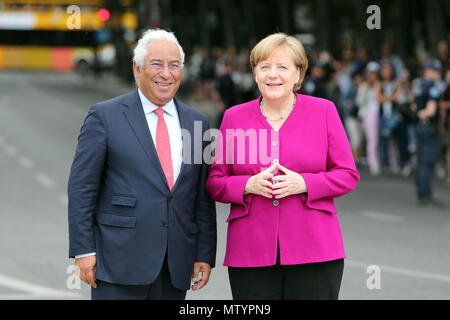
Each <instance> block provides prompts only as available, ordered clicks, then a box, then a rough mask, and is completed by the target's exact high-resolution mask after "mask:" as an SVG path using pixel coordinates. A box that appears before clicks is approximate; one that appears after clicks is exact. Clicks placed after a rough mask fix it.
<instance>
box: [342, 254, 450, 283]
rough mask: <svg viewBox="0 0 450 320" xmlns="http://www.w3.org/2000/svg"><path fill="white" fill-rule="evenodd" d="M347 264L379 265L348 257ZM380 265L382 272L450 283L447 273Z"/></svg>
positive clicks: (363, 266)
mask: <svg viewBox="0 0 450 320" xmlns="http://www.w3.org/2000/svg"><path fill="white" fill-rule="evenodd" d="M345 265H346V266H350V267H357V268H363V269H367V267H368V266H370V265H377V264H372V263H366V262H361V261H354V260H347V259H346V260H345ZM378 266H379V267H380V270H381V273H383V272H386V273H391V274H397V275H401V276H407V277H412V278H420V279H425V280H433V281H439V282H447V283H450V276H449V275H445V274H438V273H431V272H424V271H419V270H413V269H407V268H398V267H391V266H385V265H378Z"/></svg>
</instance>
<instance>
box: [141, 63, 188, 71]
mask: <svg viewBox="0 0 450 320" xmlns="http://www.w3.org/2000/svg"><path fill="white" fill-rule="evenodd" d="M144 64H146V65H149V66H150V69H152V70H153V71H158V72H159V71H162V70H163V69H164V67H165V64H163V63H159V62H144ZM167 67H168V68H169V70H170V71H172V72H176V71H180V70H181V65H180V64H179V63H169V64H168V65H167Z"/></svg>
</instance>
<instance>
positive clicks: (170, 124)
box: [75, 89, 183, 259]
mask: <svg viewBox="0 0 450 320" xmlns="http://www.w3.org/2000/svg"><path fill="white" fill-rule="evenodd" d="M138 93H139V98H140V99H141V103H142V108H143V109H144V114H145V118H146V119H147V124H148V128H149V130H150V133H151V135H152V139H153V143H154V145H155V149H156V126H157V124H158V116H157V115H156V113H155V112H153V111H155V110H156V108H158V106H156V105H154V104H153V103H152V102H151V101H150V100H148V99H147V97H146V96H144V94H143V93H142V92H141V90H140V89H138ZM161 108H162V109H163V110H164V121H165V122H166V125H167V129H168V131H169V140H170V151H171V153H172V165H173V185H175V182H176V181H177V178H178V176H179V174H180V170H181V164H182V161H183V139H182V135H181V126H180V119H179V118H178V112H177V108H176V106H175V102H174V101H173V99H172V100H170V101H169V102H168V103H167V104H166V105H165V106H164V107H161ZM93 255H95V252H91V253H86V254H80V255H77V256H75V259H78V258H84V257H88V256H93Z"/></svg>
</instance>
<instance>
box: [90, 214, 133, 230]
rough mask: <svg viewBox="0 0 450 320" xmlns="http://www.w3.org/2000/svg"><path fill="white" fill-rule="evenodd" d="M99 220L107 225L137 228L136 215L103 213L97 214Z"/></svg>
mask: <svg viewBox="0 0 450 320" xmlns="http://www.w3.org/2000/svg"><path fill="white" fill-rule="evenodd" d="M97 221H98V223H100V224H102V225H106V226H113V227H122V228H136V217H126V216H118V215H115V214H106V213H102V214H99V215H98V216H97Z"/></svg>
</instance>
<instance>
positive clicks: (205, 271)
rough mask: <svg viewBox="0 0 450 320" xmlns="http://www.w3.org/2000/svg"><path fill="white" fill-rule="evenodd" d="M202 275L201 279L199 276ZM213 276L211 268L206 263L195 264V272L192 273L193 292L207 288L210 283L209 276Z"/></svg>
mask: <svg viewBox="0 0 450 320" xmlns="http://www.w3.org/2000/svg"><path fill="white" fill-rule="evenodd" d="M200 272H201V273H202V278H201V279H199V274H200ZM210 274H211V266H210V265H209V263H206V262H195V263H194V271H193V273H192V282H194V284H193V285H192V290H193V291H197V290H200V289H201V288H203V287H204V286H206V284H207V283H208V281H209V275H210Z"/></svg>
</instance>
